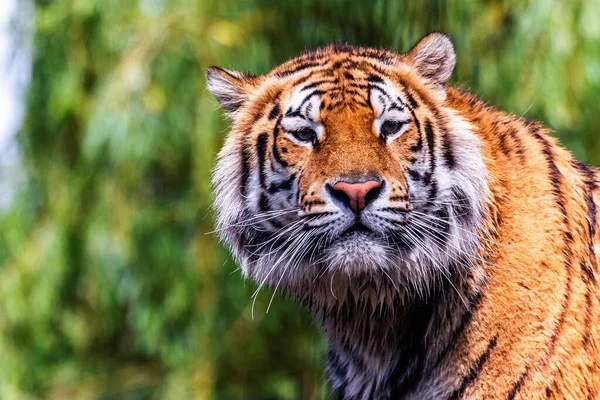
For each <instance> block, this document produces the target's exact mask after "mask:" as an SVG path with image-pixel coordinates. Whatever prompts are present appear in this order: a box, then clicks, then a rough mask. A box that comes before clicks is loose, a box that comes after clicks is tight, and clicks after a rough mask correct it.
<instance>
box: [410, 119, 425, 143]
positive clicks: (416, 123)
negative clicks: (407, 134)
mask: <svg viewBox="0 0 600 400" xmlns="http://www.w3.org/2000/svg"><path fill="white" fill-rule="evenodd" d="M410 113H411V114H412V120H413V122H414V124H415V126H416V127H417V132H418V133H419V140H418V141H417V144H416V145H414V146H411V147H410V151H412V152H417V151H421V150H422V149H423V133H421V123H420V122H419V120H418V118H417V116H416V114H415V113H414V111H413V110H410Z"/></svg>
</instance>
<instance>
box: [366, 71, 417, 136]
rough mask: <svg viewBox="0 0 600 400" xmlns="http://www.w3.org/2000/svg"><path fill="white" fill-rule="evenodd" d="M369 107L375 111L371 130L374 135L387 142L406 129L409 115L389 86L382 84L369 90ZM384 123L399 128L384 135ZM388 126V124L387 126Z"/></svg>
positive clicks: (395, 92)
mask: <svg viewBox="0 0 600 400" xmlns="http://www.w3.org/2000/svg"><path fill="white" fill-rule="evenodd" d="M370 99H371V105H372V106H373V110H374V111H375V120H374V121H373V129H374V131H375V133H376V134H377V135H378V136H380V137H382V138H383V139H385V141H386V142H389V141H391V140H393V139H396V138H398V137H400V136H401V135H402V134H403V133H404V132H406V130H407V129H408V123H409V122H410V119H411V117H410V113H409V112H408V109H407V107H406V105H405V104H404V103H403V102H402V99H401V98H400V95H399V94H398V92H397V91H396V90H395V89H394V87H393V86H391V85H390V84H387V83H384V84H380V85H377V86H375V87H373V88H372V89H371V93H370ZM386 122H388V123H389V122H395V123H400V125H401V126H400V128H399V129H398V130H397V131H394V132H393V133H392V134H388V133H385V132H384V130H385V129H382V128H384V127H385V126H386V125H385V124H386ZM388 125H389V124H388Z"/></svg>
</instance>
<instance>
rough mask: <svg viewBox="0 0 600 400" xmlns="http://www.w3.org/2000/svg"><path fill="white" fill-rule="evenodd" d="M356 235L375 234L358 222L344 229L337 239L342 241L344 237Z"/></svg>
mask: <svg viewBox="0 0 600 400" xmlns="http://www.w3.org/2000/svg"><path fill="white" fill-rule="evenodd" d="M358 233H362V234H374V233H375V232H373V229H371V228H369V227H368V226H366V225H364V224H363V223H362V222H360V221H356V222H355V223H354V225H350V226H349V227H348V228H346V229H345V230H344V231H343V232H342V233H341V234H340V236H339V237H338V239H343V238H344V237H345V236H352V235H354V234H358Z"/></svg>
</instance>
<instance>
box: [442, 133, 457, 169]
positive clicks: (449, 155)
mask: <svg viewBox="0 0 600 400" xmlns="http://www.w3.org/2000/svg"><path fill="white" fill-rule="evenodd" d="M442 156H443V157H444V163H445V164H446V166H447V167H448V168H450V169H454V167H455V166H456V159H455V158H454V148H453V145H452V141H451V140H450V132H448V129H446V128H444V129H443V131H442Z"/></svg>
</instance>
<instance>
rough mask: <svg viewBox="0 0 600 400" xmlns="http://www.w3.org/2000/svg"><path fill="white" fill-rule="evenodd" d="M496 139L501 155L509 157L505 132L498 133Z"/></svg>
mask: <svg viewBox="0 0 600 400" xmlns="http://www.w3.org/2000/svg"><path fill="white" fill-rule="evenodd" d="M498 138H499V140H500V150H502V153H504V155H505V156H506V157H510V154H511V151H510V148H509V147H508V144H507V143H506V132H504V131H500V132H498Z"/></svg>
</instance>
